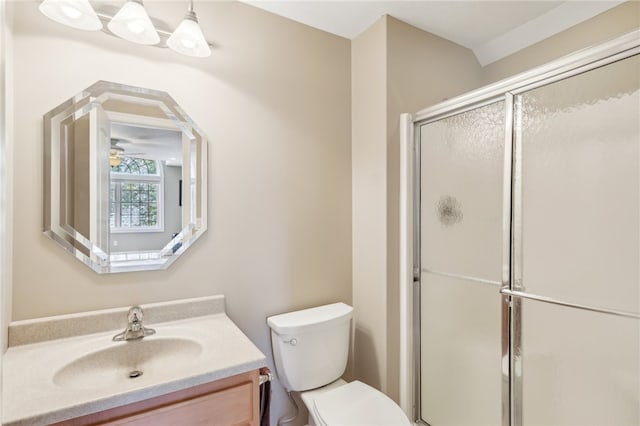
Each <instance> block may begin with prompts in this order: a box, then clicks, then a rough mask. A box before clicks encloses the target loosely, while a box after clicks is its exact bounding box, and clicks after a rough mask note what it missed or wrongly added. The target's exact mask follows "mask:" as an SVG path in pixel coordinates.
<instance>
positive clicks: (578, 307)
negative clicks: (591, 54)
mask: <svg viewBox="0 0 640 426" xmlns="http://www.w3.org/2000/svg"><path fill="white" fill-rule="evenodd" d="M515 105H516V108H515V124H514V129H516V132H515V137H516V147H515V152H516V155H517V157H518V161H517V163H519V164H521V166H518V167H517V168H516V173H517V174H518V175H519V176H520V177H521V182H522V185H521V187H520V188H515V190H516V191H519V192H520V195H519V196H516V199H518V198H519V199H520V200H521V201H520V202H518V203H516V204H514V209H515V210H514V211H515V214H516V216H515V217H517V218H518V219H519V221H520V223H521V226H519V228H520V229H514V237H515V239H514V250H515V251H514V254H515V256H514V264H513V267H514V269H513V274H514V275H513V277H514V285H516V286H517V287H518V288H516V290H519V291H522V292H525V294H526V295H528V296H532V297H533V300H532V298H531V297H529V298H526V297H525V298H522V299H521V300H522V305H521V312H520V318H521V324H522V333H521V336H522V341H521V342H520V345H521V358H520V359H518V360H517V362H518V363H519V364H520V365H519V367H518V369H519V371H521V372H522V373H521V376H519V377H516V384H517V386H516V389H517V393H516V394H515V395H514V397H515V398H517V399H518V401H517V405H518V410H519V411H520V414H519V417H520V418H521V420H522V424H524V425H535V426H542V425H554V426H557V425H580V426H586V425H600V426H604V425H639V424H640V321H638V319H637V318H635V317H634V315H637V314H638V313H640V284H639V283H640V56H637V55H636V56H632V57H630V58H627V59H624V60H621V61H618V62H614V63H612V64H609V65H607V66H604V67H601V68H597V69H594V70H592V71H589V72H586V73H583V74H579V75H576V76H574V77H571V78H568V79H565V80H561V81H558V82H555V83H552V84H548V85H545V86H542V87H539V88H536V89H534V90H530V91H526V92H524V93H523V94H521V95H519V96H516V99H515ZM516 180H519V179H516ZM517 222H518V221H516V223H517ZM540 297H542V298H545V299H547V301H551V302H552V303H551V304H550V303H543V302H541V301H540V300H535V298H538V299H540ZM556 302H560V303H561V304H562V305H558V304H555V303H556ZM567 305H574V306H567Z"/></svg>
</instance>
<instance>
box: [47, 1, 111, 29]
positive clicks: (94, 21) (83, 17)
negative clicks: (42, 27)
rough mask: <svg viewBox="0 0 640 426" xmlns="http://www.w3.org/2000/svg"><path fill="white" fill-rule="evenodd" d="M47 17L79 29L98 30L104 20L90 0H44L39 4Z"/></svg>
mask: <svg viewBox="0 0 640 426" xmlns="http://www.w3.org/2000/svg"><path fill="white" fill-rule="evenodd" d="M38 9H40V12H42V13H43V14H44V15H45V16H46V17H47V18H49V19H52V20H54V21H56V22H58V23H60V24H64V25H67V26H69V27H73V28H77V29H79V30H86V31H97V30H99V29H101V28H102V22H100V18H98V15H96V12H95V11H94V10H93V7H91V4H89V0H44V1H43V2H42V3H40V6H38Z"/></svg>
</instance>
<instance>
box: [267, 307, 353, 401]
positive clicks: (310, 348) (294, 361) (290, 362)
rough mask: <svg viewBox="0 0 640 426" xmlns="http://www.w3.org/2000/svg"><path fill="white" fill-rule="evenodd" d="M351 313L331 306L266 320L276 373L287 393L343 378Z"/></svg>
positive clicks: (351, 309) (347, 351)
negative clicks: (269, 330) (269, 331)
mask: <svg viewBox="0 0 640 426" xmlns="http://www.w3.org/2000/svg"><path fill="white" fill-rule="evenodd" d="M352 312H353V308H352V307H351V306H349V305H346V304H344V303H333V304H331V305H324V306H318V307H316V308H310V309H304V310H301V311H295V312H289V313H286V314H280V315H275V316H272V317H269V318H267V324H269V327H270V328H271V345H272V347H273V358H274V361H275V363H276V373H277V375H278V378H279V379H280V381H281V382H282V384H283V385H284V387H285V388H286V389H287V391H305V390H309V389H315V388H319V387H321V386H324V385H327V384H329V383H331V382H333V381H335V380H337V379H338V378H340V377H341V376H342V374H343V373H344V370H345V369H346V366H347V358H348V356H349V331H350V328H351V327H350V319H351V316H352Z"/></svg>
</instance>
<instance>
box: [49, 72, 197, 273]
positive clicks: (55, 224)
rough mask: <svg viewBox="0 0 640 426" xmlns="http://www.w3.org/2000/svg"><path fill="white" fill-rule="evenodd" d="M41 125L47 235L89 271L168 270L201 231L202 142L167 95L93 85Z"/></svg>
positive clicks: (58, 109)
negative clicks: (43, 132) (90, 269)
mask: <svg viewBox="0 0 640 426" xmlns="http://www.w3.org/2000/svg"><path fill="white" fill-rule="evenodd" d="M44 128H45V169H46V170H45V234H46V235H48V236H49V237H51V238H52V239H54V240H55V241H56V242H58V243H59V244H60V245H62V246H63V247H64V248H65V249H66V250H67V251H69V252H71V253H72V254H73V255H74V256H75V257H76V258H78V259H79V260H81V261H83V262H84V263H85V264H87V265H88V266H90V267H91V268H92V269H94V270H95V271H96V272H98V273H109V272H123V271H136V270H153V269H162V268H166V267H168V266H169V265H170V264H171V263H172V262H173V261H174V260H175V259H176V258H177V257H178V256H180V255H181V254H182V253H183V252H184V251H185V250H187V249H188V248H189V246H190V245H191V244H192V243H193V242H194V241H195V240H196V239H197V238H198V237H199V236H200V235H201V234H202V233H203V232H204V231H205V230H206V187H205V186H206V185H205V182H206V140H205V138H204V135H203V133H202V132H201V131H200V130H199V129H198V128H197V126H196V125H195V124H194V123H193V121H192V120H191V119H190V118H189V117H188V116H187V115H186V114H184V112H183V111H182V110H181V109H180V108H179V106H178V105H177V104H176V103H175V101H173V99H171V97H170V96H169V95H168V94H166V93H164V92H158V91H153V90H150V89H142V88H135V87H131V86H124V85H119V84H116V83H109V82H98V83H96V84H94V85H93V86H91V87H89V88H88V89H86V90H85V91H83V92H82V93H81V94H79V95H76V96H74V97H73V98H71V99H69V100H68V101H67V102H65V103H63V104H62V105H60V106H58V107H57V108H55V109H54V110H52V111H50V112H49V113H47V114H45V117H44Z"/></svg>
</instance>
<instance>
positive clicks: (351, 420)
mask: <svg viewBox="0 0 640 426" xmlns="http://www.w3.org/2000/svg"><path fill="white" fill-rule="evenodd" d="M313 411H314V413H315V415H316V418H317V419H318V420H320V421H321V422H322V425H323V426H334V425H335V426H338V425H339V426H347V425H353V426H355V425H366V426H401V425H411V423H410V422H409V419H408V418H407V416H406V415H405V414H404V412H403V411H402V409H401V408H400V407H399V406H398V405H397V404H396V403H395V402H393V400H392V399H391V398H389V397H388V396H386V395H385V394H383V393H382V392H380V391H378V390H377V389H374V388H372V387H371V386H369V385H366V384H364V383H362V382H359V381H357V380H356V381H353V382H351V383H347V384H345V385H343V386H339V387H337V388H335V389H332V390H329V391H327V392H324V393H322V394H319V395H317V396H316V397H315V398H314V401H313Z"/></svg>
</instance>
